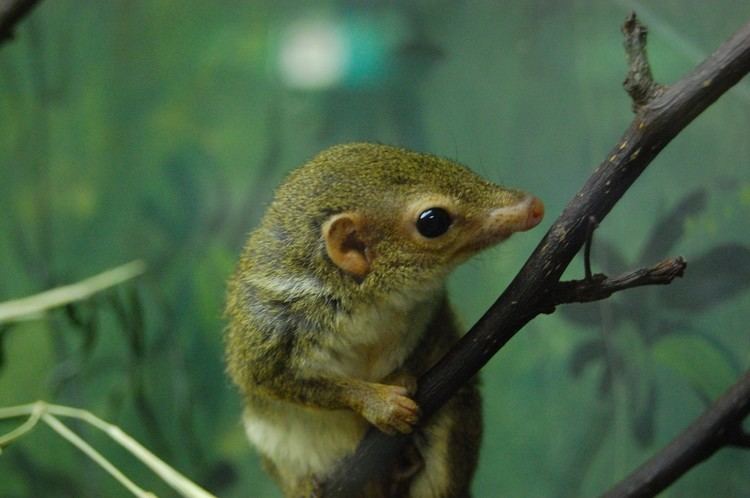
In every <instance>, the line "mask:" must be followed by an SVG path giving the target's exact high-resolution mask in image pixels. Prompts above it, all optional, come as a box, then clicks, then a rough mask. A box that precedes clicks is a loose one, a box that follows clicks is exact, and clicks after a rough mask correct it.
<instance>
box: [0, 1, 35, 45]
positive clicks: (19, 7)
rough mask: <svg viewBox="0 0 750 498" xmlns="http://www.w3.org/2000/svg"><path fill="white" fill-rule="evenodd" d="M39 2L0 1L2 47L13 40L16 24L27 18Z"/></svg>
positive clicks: (0, 37)
mask: <svg viewBox="0 0 750 498" xmlns="http://www.w3.org/2000/svg"><path fill="white" fill-rule="evenodd" d="M37 3H39V0H0V45H1V44H3V43H4V42H6V41H8V40H10V39H12V38H13V29H14V28H15V26H16V24H18V22H19V21H20V20H21V19H23V18H24V17H26V16H27V15H28V14H29V12H31V9H33V8H34V6H35V5H36V4H37Z"/></svg>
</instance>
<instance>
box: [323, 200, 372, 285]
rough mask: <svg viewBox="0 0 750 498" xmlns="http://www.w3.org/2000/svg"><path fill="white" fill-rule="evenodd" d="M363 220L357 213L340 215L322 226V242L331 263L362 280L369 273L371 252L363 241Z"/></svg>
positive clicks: (332, 217) (331, 218)
mask: <svg viewBox="0 0 750 498" xmlns="http://www.w3.org/2000/svg"><path fill="white" fill-rule="evenodd" d="M364 226H365V220H364V219H363V217H362V216H361V215H360V214H358V213H341V214H337V215H334V216H331V217H330V218H329V219H328V220H327V221H326V222H325V223H324V224H323V240H325V243H326V251H328V257H330V258H331V261H333V263H334V264H335V265H336V266H338V267H339V268H341V269H342V270H344V271H345V272H347V273H349V274H351V275H353V276H354V277H356V278H357V279H362V278H364V277H366V276H367V274H368V273H369V272H370V266H371V263H372V261H371V252H370V250H369V248H368V247H367V245H366V244H365V242H364V241H363V237H362V234H363V229H364Z"/></svg>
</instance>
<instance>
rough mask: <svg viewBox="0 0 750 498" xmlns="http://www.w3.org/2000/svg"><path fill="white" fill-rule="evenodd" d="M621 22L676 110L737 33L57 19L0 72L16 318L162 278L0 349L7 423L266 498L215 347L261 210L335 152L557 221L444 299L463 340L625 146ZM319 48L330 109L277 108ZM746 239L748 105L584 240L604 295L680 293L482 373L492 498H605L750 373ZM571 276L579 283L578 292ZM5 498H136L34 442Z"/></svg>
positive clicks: (581, 321)
mask: <svg viewBox="0 0 750 498" xmlns="http://www.w3.org/2000/svg"><path fill="white" fill-rule="evenodd" d="M632 9H635V10H637V11H638V13H639V14H640V17H641V18H642V19H643V20H644V22H645V23H646V24H647V25H648V26H649V28H650V42H649V54H650V56H651V61H652V64H653V66H654V73H655V77H656V78H657V79H658V80H659V81H660V82H664V83H669V82H672V81H675V80H677V79H679V78H680V77H681V76H682V75H683V74H685V73H686V72H687V71H689V70H690V69H691V68H693V67H694V66H695V65H696V64H697V63H698V62H699V61H700V60H702V58H703V57H705V56H706V55H708V54H709V53H710V52H711V51H712V50H714V49H715V48H716V47H718V46H719V44H720V43H721V42H722V41H723V40H725V39H726V38H728V37H729V35H730V34H731V33H732V32H734V31H735V30H736V29H737V28H739V26H740V25H741V24H743V23H744V22H747V21H748V20H750V3H748V2H744V1H733V0H720V1H714V2H706V1H703V0H663V1H654V2H644V3H643V5H641V4H640V3H638V2H632V1H626V0H617V1H614V0H613V1H604V2H601V1H584V0H577V1H575V0H568V1H553V0H531V1H507V2H491V1H476V2H453V1H435V2H427V1H422V2H399V3H389V2H355V1H352V2H344V1H340V2H333V1H327V2H315V3H312V2H309V3H308V2H304V3H303V2H271V1H267V2H257V1H256V2H239V1H222V2H207V1H193V0H183V1H180V2H178V1H174V0H158V1H133V0H117V1H114V0H113V1H108V2H84V1H73V0H65V1H43V2H41V4H40V5H39V7H38V8H37V9H35V10H34V12H33V13H32V15H31V16H30V17H29V18H28V19H26V20H25V21H24V22H23V23H22V25H21V26H20V27H19V29H18V30H17V37H16V39H15V40H14V41H12V42H10V43H8V44H5V45H3V46H2V47H0V300H8V299H13V298H16V297H21V296H25V295H28V294H32V293H35V292H39V291H42V290H44V289H47V288H50V287H53V286H55V285H62V284H65V283H70V282H74V281H77V280H80V279H83V278H85V277H87V276H90V275H93V274H95V273H98V272H100V271H103V270H105V269H107V268H109V267H113V266H116V265H119V264H121V263H124V262H126V261H130V260H132V259H136V258H143V259H144V260H145V261H146V262H147V264H148V265H149V271H148V273H147V275H146V276H145V277H143V278H140V279H138V280H137V281H136V282H135V283H130V284H126V285H123V286H121V287H120V288H118V289H116V290H115V291H111V292H107V293H104V294H102V295H99V296H97V297H96V298H95V299H92V300H90V301H87V302H84V303H80V304H77V305H76V306H74V307H72V308H69V309H68V310H58V311H56V312H54V313H51V314H50V315H49V316H48V317H47V318H46V319H44V320H35V321H30V322H23V323H20V324H14V325H12V326H6V327H4V328H2V329H0V352H1V353H2V355H0V361H1V363H0V406H8V405H13V404H19V403H26V402H31V401H33V400H36V399H44V400H47V401H54V402H56V403H60V404H66V405H72V406H77V407H82V408H86V409H89V410H91V411H93V412H94V413H96V414H97V415H99V416H101V417H103V418H105V419H107V420H108V421H110V422H113V423H116V424H118V425H119V426H120V427H122V428H123V429H124V430H125V431H126V432H128V433H129V434H131V435H133V436H134V437H136V438H137V439H138V440H140V441H141V442H143V443H144V444H145V445H146V446H148V447H149V448H151V449H152V450H153V451H154V452H156V453H157V454H158V455H160V456H161V457H162V458H164V459H165V460H166V461H168V462H169V463H171V464H172V465H174V466H175V467H177V468H178V469H179V470H181V471H182V472H184V473H185V474H187V475H188V476H190V477H191V478H192V479H194V480H196V481H197V482H199V483H200V484H202V485H204V486H206V487H208V488H209V489H211V490H212V491H213V492H215V493H217V494H218V495H220V496H222V497H240V496H242V497H245V496H253V497H273V496H278V491H277V490H276V488H275V486H274V485H273V484H272V483H271V482H270V481H269V479H268V478H267V477H266V476H265V474H263V472H262V471H261V470H260V466H259V463H258V459H257V457H256V455H255V454H254V452H253V451H252V449H251V448H250V447H249V445H248V444H247V442H246V441H245V439H244V436H243V433H242V429H241V426H240V423H239V415H240V404H239V400H238V396H237V394H236V392H235V391H234V389H233V387H232V386H231V385H230V384H229V382H228V380H227V379H226V378H225V375H224V372H223V361H222V339H221V335H222V329H223V327H224V325H225V324H224V321H223V319H222V306H223V301H224V287H225V281H226V279H227V276H228V275H229V273H230V272H231V270H232V268H233V265H234V263H235V261H236V258H237V255H238V254H239V249H240V247H241V245H242V242H243V239H244V237H245V236H246V234H247V232H248V231H249V230H250V229H251V228H252V227H253V226H254V225H255V224H256V223H257V221H258V219H259V217H260V216H261V215H262V212H263V209H264V207H265V205H266V204H267V203H268V200H269V199H270V196H271V192H272V188H273V186H275V185H276V184H277V183H278V182H279V181H280V180H281V179H282V178H283V175H284V174H285V173H286V172H288V171H289V170H291V169H292V168H294V167H295V166H297V165H299V164H301V163H303V162H304V161H305V160H307V159H309V158H310V157H311V156H312V155H313V154H315V153H316V152H317V151H319V150H320V149H322V148H324V147H326V146H328V145H331V144H334V143H341V142H347V141H354V140H367V141H377V142H383V143H390V144H396V145H402V146H407V147H410V148H413V149H416V150H422V151H426V152H431V153H435V154H438V155H443V156H446V157H450V158H453V159H456V160H458V161H460V162H462V163H464V164H467V165H469V166H471V167H472V168H474V169H475V170H476V171H478V172H479V173H481V174H483V175H485V176H486V177H488V178H490V179H492V180H494V181H497V182H499V183H502V184H506V185H509V186H514V187H518V188H523V189H525V190H527V191H529V192H532V193H534V194H536V195H537V196H539V197H541V198H542V199H543V200H544V202H545V204H546V207H547V219H545V221H544V222H543V223H542V226H541V227H539V228H537V229H536V230H534V231H532V232H529V233H525V234H522V235H518V236H516V237H514V238H513V239H511V240H510V241H508V242H507V243H505V244H503V245H502V246H501V247H499V248H497V249H493V250H491V251H488V252H486V253H485V254H483V255H481V256H479V257H477V258H475V259H473V260H472V261H470V262H469V263H467V264H465V265H464V266H463V267H461V268H460V269H459V270H458V271H457V272H456V273H455V274H454V275H453V276H452V277H451V280H450V283H449V287H450V290H451V294H452V298H453V302H454V303H455V305H456V308H457V309H458V310H459V313H460V315H461V317H462V318H463V321H464V323H465V324H466V325H467V327H468V325H470V324H471V323H473V322H474V321H475V320H476V319H477V318H478V317H479V316H480V315H481V313H482V312H483V311H484V310H485V309H486V308H487V307H488V306H489V305H490V304H491V303H492V302H493V301H494V299H495V298H496V297H497V295H498V294H499V293H500V292H501V291H502V289H503V288H504V286H505V285H506V284H507V282H508V281H509V280H510V278H512V276H513V275H514V274H515V272H516V271H517V270H518V268H519V267H520V265H521V264H522V263H523V261H524V260H525V259H526V257H527V256H528V254H529V253H530V251H531V250H532V249H533V247H534V246H535V244H536V243H537V242H538V240H539V239H540V238H541V236H542V234H543V233H544V230H546V228H547V227H548V226H549V224H550V223H551V222H552V221H553V220H554V218H555V217H556V216H557V215H558V214H559V213H560V212H561V210H562V209H563V207H564V205H565V203H566V202H567V200H568V199H570V198H571V197H572V196H573V195H574V194H575V192H576V191H577V189H578V188H579V187H580V186H581V185H583V182H584V181H585V180H586V178H587V177H588V176H589V175H590V174H591V172H592V171H593V169H594V167H595V166H596V165H597V164H598V163H599V162H600V161H601V160H603V159H604V158H605V155H606V153H607V151H608V150H609V149H610V148H611V147H612V146H613V145H614V144H615V143H616V141H617V139H618V138H619V136H620V134H621V133H622V132H623V130H624V129H625V128H626V126H627V124H628V123H629V122H630V120H631V118H632V114H631V110H630V102H629V100H628V97H627V95H626V94H625V93H624V91H623V90H622V88H621V82H622V80H623V78H624V75H625V68H626V63H625V59H624V55H623V50H622V39H621V34H620V31H619V28H620V25H621V24H622V21H623V20H624V18H625V16H626V15H627V13H628V12H629V11H630V10H632ZM305 19H312V20H315V22H317V23H325V24H324V25H326V26H336V31H335V32H336V33H338V36H339V38H338V39H339V41H341V40H343V42H342V43H344V45H345V47H347V51H346V53H348V54H349V59H348V62H347V63H346V64H344V65H343V66H342V68H341V74H340V78H339V79H338V80H336V81H334V82H332V83H331V84H330V85H329V86H328V87H326V88H316V89H313V88H300V87H291V86H289V81H288V80H287V79H285V78H284V76H283V73H282V72H281V71H280V70H279V58H280V54H281V53H282V52H283V51H284V50H285V47H288V45H287V44H288V37H289V35H290V33H292V32H293V29H294V27H295V26H298V25H299V22H301V21H304V20H305ZM691 193H692V194H694V195H693V197H690V198H689V199H688V198H687V197H686V196H688V195H690V194H691ZM686 199H687V200H686ZM681 203H683V204H682V207H681V208H678V206H680V205H681ZM675 210H676V212H675ZM670 214H674V217H672V218H671V221H670V222H667V223H666V224H663V225H662V228H661V229H659V230H655V231H654V227H656V226H657V223H658V222H659V221H661V220H665V218H666V217H669V216H670ZM749 215H750V81H748V80H747V79H745V80H744V81H743V82H741V83H740V84H739V85H738V86H737V87H736V88H735V89H733V90H731V91H729V92H728V93H727V94H726V95H724V96H723V97H722V98H721V99H720V101H719V102H718V103H716V104H715V105H714V106H712V107H711V108H710V109H709V110H708V111H706V112H705V113H704V114H703V115H701V116H700V117H699V118H698V119H697V120H696V122H694V123H693V124H691V125H690V126H689V127H688V128H687V129H686V130H685V131H684V132H683V133H682V134H681V135H680V136H678V137H677V138H676V139H675V140H674V142H673V143H672V144H670V145H669V146H668V147H667V148H666V149H665V150H664V152H663V153H662V154H660V156H659V157H658V158H657V159H656V160H655V161H654V163H653V164H652V166H651V167H650V168H649V170H647V172H646V173H645V174H644V175H643V176H642V178H641V179H640V180H639V181H638V182H637V183H636V184H635V185H634V186H633V187H632V188H631V190H630V191H629V192H628V194H627V195H626V196H625V198H623V200H622V201H621V202H620V203H618V205H617V206H616V207H615V209H614V210H613V212H612V213H611V214H610V216H609V217H608V218H607V219H606V220H605V221H604V223H603V224H602V226H601V227H600V229H599V230H598V231H597V232H596V235H595V243H594V262H595V271H602V270H607V271H611V272H613V273H619V272H624V271H626V270H629V269H633V268H635V267H636V266H638V265H641V264H652V263H655V262H656V261H657V260H659V259H661V258H664V257H667V256H673V255H684V256H685V257H686V258H687V259H688V261H689V262H690V263H694V264H693V265H691V266H689V268H688V272H687V275H686V277H685V279H683V280H682V281H680V282H678V283H676V284H675V285H673V286H671V287H670V288H659V289H645V290H632V291H627V292H626V293H623V294H619V295H617V296H615V297H614V298H613V299H611V300H610V301H607V302H605V303H600V304H592V305H586V306H585V307H581V306H579V307H576V308H568V309H566V310H559V311H558V312H557V313H555V314H553V315H550V316H541V317H539V318H537V319H536V320H534V321H533V322H531V323H530V324H529V325H528V326H527V327H526V328H525V330H523V331H522V332H521V333H520V334H519V335H518V336H517V337H516V338H515V339H514V340H513V341H511V342H510V343H509V344H508V346H507V347H506V348H505V349H503V350H502V351H501V352H500V354H499V355H497V356H496V357H495V358H494V359H493V360H492V361H491V362H490V364H489V365H488V366H487V367H486V368H485V370H484V371H483V374H482V375H483V393H484V398H485V411H486V436H485V439H484V445H483V448H482V458H481V463H480V468H479V472H478V475H477V477H476V480H475V484H474V490H475V495H476V496H478V497H497V496H513V497H579V496H595V495H596V494H598V493H600V492H602V491H603V490H605V489H606V488H608V487H609V486H611V485H612V484H614V483H615V482H616V481H617V480H618V479H620V478H622V477H623V476H624V475H625V474H626V473H627V472H629V471H630V470H632V469H633V468H634V467H635V466H637V465H638V464H640V463H641V462H643V461H644V460H645V459H646V458H647V457H648V456H649V455H651V454H652V453H653V452H654V451H655V450H657V449H658V448H660V447H662V446H663V445H664V444H665V443H667V442H668V441H669V440H670V439H671V438H673V437H674V436H675V435H676V434H677V433H678V432H679V431H680V430H681V429H682V428H683V427H685V426H686V424H688V423H689V421H691V420H692V419H693V418H694V417H696V416H697V415H698V414H699V413H700V412H701V411H702V410H703V409H704V407H705V406H706V403H707V402H708V401H709V400H711V399H714V398H715V397H716V396H718V395H719V394H720V393H721V392H722V391H723V390H724V389H726V388H727V387H728V386H729V385H730V384H731V383H732V382H733V381H734V379H735V378H736V377H738V376H739V375H740V374H741V373H742V372H743V371H744V370H746V369H747V368H748V366H749V365H750V334H749V333H748V329H747V323H748V321H749V320H750V293H748V292H746V290H747V285H748V283H747V282H748V281H749V279H750V270H749V268H750V256H749V254H750V251H748V249H747V247H746V246H748V245H749V244H750V231H748V229H747V228H748V222H747V219H748V216H749ZM665 227H666V228H665ZM667 228H668V229H667ZM670 230H671V231H674V232H676V233H677V235H676V236H673V237H672V239H670V238H669V233H670ZM649 243H653V244H654V247H656V248H657V249H662V250H661V251H660V250H655V251H647V250H645V249H644V248H645V247H646V246H647V245H648V244H649ZM646 256H648V257H649V258H650V259H649V260H648V261H643V259H644V258H645V257H646ZM654 258H655V259H654ZM691 270H692V273H691ZM581 274H582V268H581V264H580V260H577V261H576V262H574V263H573V264H572V265H571V267H570V269H569V271H568V273H567V274H566V276H568V277H570V278H578V277H579V276H580V275H581ZM18 422H19V421H13V422H12V423H8V422H4V423H0V431H2V432H5V431H8V430H11V429H12V428H13V427H14V424H15V423H18ZM72 426H73V427H74V428H75V429H76V430H79V431H80V432H81V433H82V434H83V435H84V436H85V437H86V438H87V439H88V440H90V441H92V442H93V443H94V444H95V446H96V447H97V448H99V449H101V450H102V451H103V452H104V453H105V454H106V455H107V456H108V457H110V458H111V459H112V460H113V461H114V462H116V464H117V465H118V466H119V467H120V468H121V469H122V470H124V471H125V472H126V474H128V475H129V476H131V477H132V478H133V479H134V480H135V481H136V482H137V483H139V484H141V485H142V486H144V487H146V488H147V489H151V490H153V491H155V492H157V493H158V494H159V495H161V496H172V491H170V490H169V489H168V488H166V486H165V485H164V484H162V483H161V482H159V481H158V479H157V478H155V477H154V476H152V474H151V473H150V472H149V471H148V470H147V469H146V468H144V467H143V466H142V465H141V464H139V463H138V462H135V461H134V460H133V459H132V458H130V457H129V456H128V455H126V454H125V453H124V452H123V451H122V450H120V449H119V448H116V447H114V446H113V445H112V444H111V443H109V442H108V441H106V440H105V439H104V438H102V437H101V436H99V435H98V434H96V433H94V432H93V431H92V430H90V429H89V428H87V427H83V426H79V425H76V424H73V425H72ZM0 496H3V497H32V496H33V497H41V496H52V497H100V496H107V497H118V496H128V495H127V493H126V491H124V490H123V489H122V488H121V487H120V486H119V485H118V484H117V483H116V482H115V481H114V480H113V479H112V478H110V477H109V476H108V475H107V474H105V473H104V472H103V471H101V470H100V469H98V468H97V467H95V466H94V465H93V464H92V463H90V462H89V461H88V460H87V459H86V458H85V457H83V456H82V455H80V454H79V453H78V452H76V450H74V449H73V448H71V447H69V446H68V445H67V443H65V442H64V441H62V440H61V439H59V438H58V437H57V436H56V435H54V434H53V433H52V432H51V431H50V430H49V429H48V428H46V427H41V426H40V427H39V428H38V429H36V430H35V431H34V432H33V433H31V434H30V435H27V436H26V437H24V438H23V439H21V440H20V441H18V442H17V443H15V444H13V445H12V446H10V447H8V448H5V449H4V452H3V454H2V455H1V456H0ZM665 496H674V497H678V496H679V497H702V496H722V497H735V496H736V497H740V496H750V453H748V452H743V451H741V450H736V449H725V450H722V451H721V452H720V453H719V454H718V455H716V456H715V457H713V458H712V459H711V460H710V461H708V462H707V463H705V464H703V465H700V466H699V467H697V468H696V469H695V470H694V471H692V472H691V473H690V474H689V475H687V476H686V477H684V478H683V479H682V480H680V481H679V482H678V483H677V484H676V485H675V486H674V487H672V488H671V489H670V490H669V491H668V492H666V493H665Z"/></svg>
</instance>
